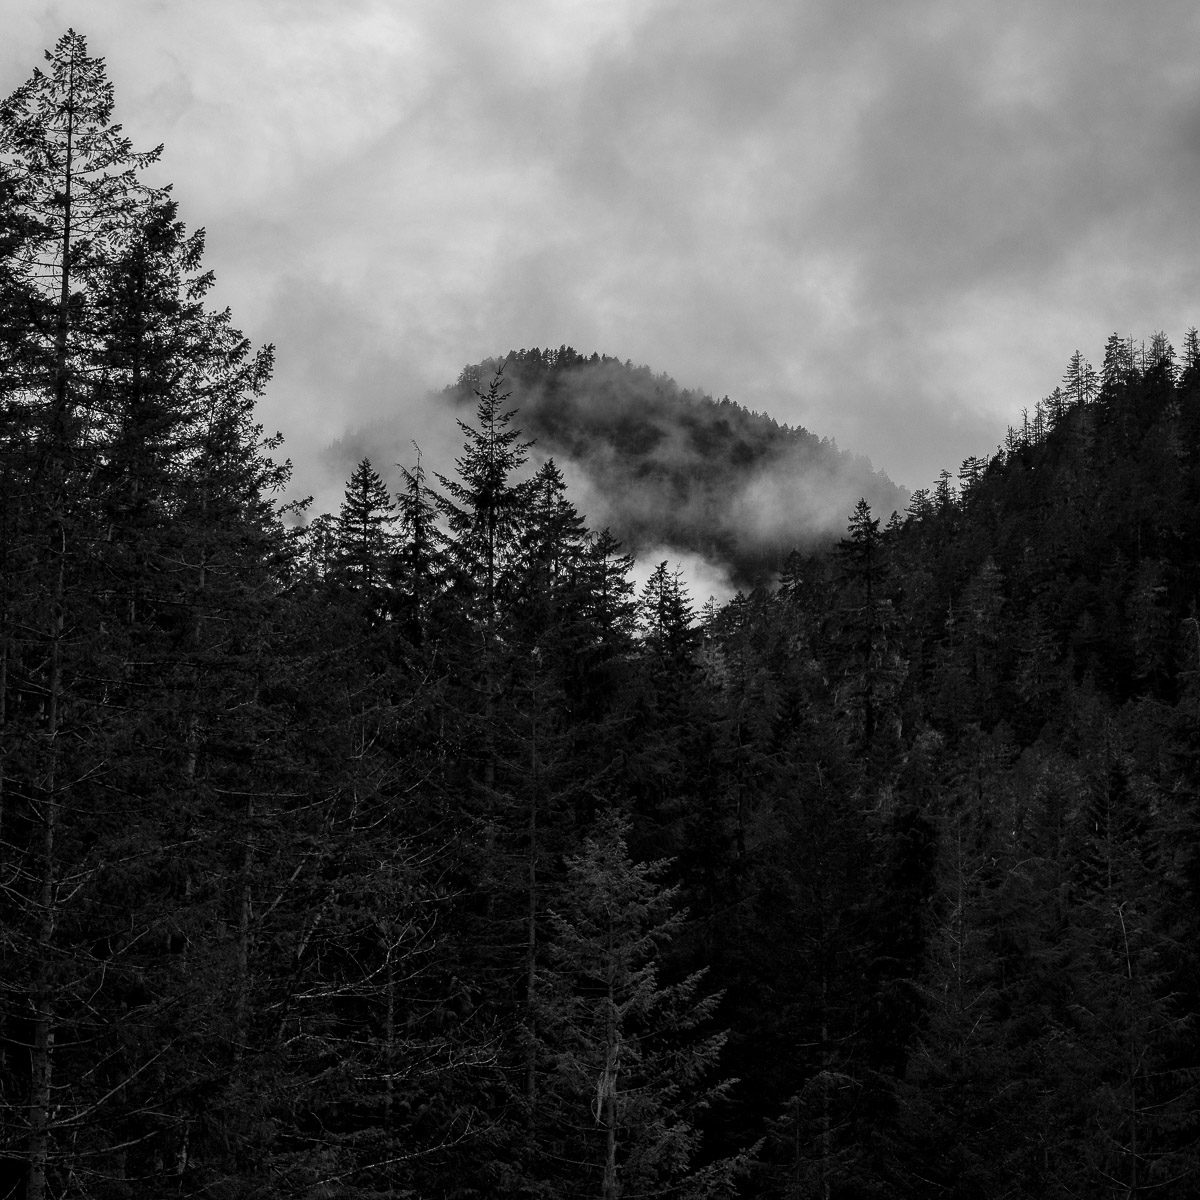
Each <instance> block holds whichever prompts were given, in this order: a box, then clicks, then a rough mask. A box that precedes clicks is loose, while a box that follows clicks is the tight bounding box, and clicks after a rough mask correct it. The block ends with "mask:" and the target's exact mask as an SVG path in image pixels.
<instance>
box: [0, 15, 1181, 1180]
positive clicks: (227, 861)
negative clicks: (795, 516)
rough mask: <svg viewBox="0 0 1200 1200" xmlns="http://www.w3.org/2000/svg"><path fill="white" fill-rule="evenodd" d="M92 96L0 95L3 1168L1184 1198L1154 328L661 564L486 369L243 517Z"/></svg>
mask: <svg viewBox="0 0 1200 1200" xmlns="http://www.w3.org/2000/svg"><path fill="white" fill-rule="evenodd" d="M112 113H113V97H112V93H111V88H110V87H109V86H108V84H107V81H106V79H105V75H104V68H103V63H102V61H101V60H98V59H95V58H92V57H89V55H88V52H87V46H86V43H85V42H84V39H83V38H81V37H80V36H78V35H77V34H74V33H68V34H67V35H65V36H64V38H63V39H62V40H61V41H60V42H59V43H58V45H57V46H56V47H55V49H54V50H53V51H52V52H51V53H50V54H49V55H48V65H47V67H46V69H45V71H44V72H38V73H36V74H35V75H34V76H33V77H32V78H31V79H30V81H29V82H28V83H27V84H25V85H24V86H23V87H21V88H19V89H18V90H17V91H16V92H15V93H13V95H12V96H10V98H9V99H8V100H7V101H6V102H5V103H4V104H3V106H0V393H2V394H0V1196H4V1197H10V1196H11V1197H14V1198H20V1200H48V1198H51V1197H80V1198H82V1197H104V1198H107V1197H112V1198H116V1197H141V1196H145V1197H162V1196H181V1197H184V1196H186V1197H196V1198H199V1197H213V1198H216V1197H230V1198H232V1197H247V1198H249V1197H255V1198H259V1197H263V1198H265V1197H276V1196H278V1197H285V1196H286V1197H304V1198H306V1200H307V1198H312V1200H316V1198H317V1197H363V1198H365V1197H391V1198H394V1197H430V1198H442V1200H449V1198H451V1197H454V1198H457V1200H467V1198H470V1197H492V1196H497V1197H498V1196H505V1197H508V1196H515V1197H568V1196H594V1197H598V1198H600V1200H613V1198H616V1197H626V1198H632V1197H647V1196H670V1197H705V1196H712V1197H720V1196H744V1197H767V1198H780V1200H782V1198H785V1197H786V1198H789V1200H792V1198H799V1197H820V1198H822V1200H825V1198H830V1200H832V1198H834V1197H838V1198H849V1197H855V1198H857V1197H880V1198H884V1197H886V1198H889V1200H890V1198H899V1197H953V1198H955V1200H960V1198H961V1200H965V1198H967V1197H987V1198H992V1197H1026V1196H1029V1197H1054V1198H1063V1200H1065V1198H1067V1197H1114V1198H1115V1197H1133V1196H1138V1197H1164V1198H1176V1197H1178V1198H1180V1200H1183V1198H1186V1197H1191V1196H1193V1195H1195V1194H1196V1190H1197V1186H1198V1177H1200V1172H1198V1170H1197V1158H1198V1156H1200V1146H1198V1144H1197V1135H1198V1117H1200V1094H1198V1092H1197V1070H1198V1067H1200V1063H1198V1061H1197V1057H1198V1056H1197V1038H1196V1027H1195V1014H1196V1012H1197V1008H1198V1005H1200V854H1198V840H1197V839H1198V834H1200V828H1198V826H1200V737H1198V729H1197V722H1198V720H1200V615H1198V613H1197V595H1198V593H1200V470H1198V469H1197V461H1198V452H1200V339H1198V336H1197V334H1196V331H1195V330H1194V329H1193V330H1189V331H1188V332H1187V334H1186V336H1185V338H1184V340H1183V342H1182V351H1181V352H1180V353H1179V354H1176V352H1175V351H1174V350H1173V349H1172V348H1171V346H1170V345H1169V343H1168V342H1167V339H1166V338H1165V337H1164V336H1162V335H1161V334H1160V335H1155V336H1154V337H1153V338H1151V339H1150V341H1149V342H1148V343H1146V344H1142V343H1140V342H1138V343H1135V342H1133V341H1131V340H1129V339H1128V338H1125V337H1121V336H1118V335H1113V336H1112V337H1111V338H1110V339H1109V340H1108V343H1107V345H1106V346H1105V347H1104V348H1103V358H1102V363H1101V366H1100V367H1099V368H1098V369H1095V368H1093V367H1092V366H1090V365H1089V364H1088V362H1087V361H1086V360H1085V358H1084V356H1083V355H1082V354H1079V353H1076V354H1075V355H1074V356H1073V357H1071V358H1070V360H1069V364H1068V366H1067V368H1066V374H1065V376H1064V378H1063V380H1062V381H1061V384H1060V385H1059V386H1057V387H1056V388H1055V389H1054V390H1053V391H1052V392H1051V394H1050V395H1049V396H1048V397H1046V398H1045V399H1044V400H1042V401H1040V402H1038V403H1036V404H1035V405H1034V406H1033V410H1032V413H1029V412H1026V413H1024V414H1023V415H1022V417H1021V419H1020V420H1019V422H1017V423H1016V424H1015V425H1014V427H1013V428H1012V429H1010V430H1009V431H1008V435H1007V437H1006V438H1005V439H1004V445H1003V447H1002V448H1001V449H1000V450H998V451H997V452H996V453H995V454H994V455H992V456H990V457H988V458H972V459H968V460H967V461H966V462H965V463H963V464H962V466H961V468H960V470H959V472H958V473H957V475H952V474H951V473H950V472H949V471H947V472H944V473H943V475H942V476H941V478H940V479H939V480H938V481H937V482H936V483H935V484H933V485H932V486H931V487H930V488H929V489H922V490H920V491H918V492H917V493H915V494H914V496H913V497H912V500H911V503H910V504H909V505H908V508H907V511H906V512H904V513H897V514H892V515H890V519H889V517H888V515H887V514H884V513H879V514H876V513H875V512H873V511H872V508H871V506H870V504H869V503H867V501H866V500H863V501H862V502H860V503H859V504H858V506H857V507H855V508H854V509H853V511H852V512H850V513H848V514H847V518H846V527H845V531H844V534H843V536H842V537H841V538H840V539H839V540H838V542H837V544H836V545H835V546H833V547H832V548H829V549H811V550H797V551H795V552H793V553H792V554H790V555H789V556H788V557H787V558H786V561H785V562H784V564H783V566H782V569H781V570H780V572H779V574H778V577H777V578H776V579H774V580H772V581H771V582H770V584H769V585H767V586H763V587H760V588H756V589H754V590H751V591H749V592H747V593H743V594H739V595H738V596H736V597H735V599H734V600H733V601H731V602H730V603H728V604H726V605H723V606H717V605H716V604H708V605H706V606H703V607H699V608H698V603H697V601H698V600H699V599H701V598H696V600H694V599H693V598H692V597H690V596H689V595H688V593H687V588H686V587H685V585H684V583H683V581H682V578H681V576H680V574H679V573H678V572H677V571H675V570H674V569H673V568H672V567H671V565H670V563H669V562H668V563H663V564H662V565H661V566H659V567H658V569H657V570H655V571H654V573H653V575H652V577H651V578H650V580H649V582H648V583H647V584H646V585H645V587H644V588H642V589H641V590H640V591H637V592H635V589H634V587H633V585H632V584H631V582H630V567H631V560H630V556H629V555H628V554H627V553H626V551H625V550H624V549H623V548H622V546H621V545H620V544H618V543H617V541H616V540H615V538H614V537H613V536H612V535H611V534H610V533H608V532H607V531H605V530H593V529H589V528H587V527H586V525H585V523H584V521H583V520H582V519H581V517H580V516H579V513H578V512H577V510H576V508H575V507H574V505H573V503H572V501H571V497H570V494H569V491H568V489H567V487H566V486H565V485H564V483H563V479H562V476H561V474H560V473H559V471H558V469H557V467H556V466H555V465H554V462H553V461H552V460H547V461H543V462H541V463H540V465H535V464H534V463H533V462H532V460H531V458H530V453H531V448H530V446H529V444H528V442H529V438H528V437H527V436H526V434H524V433H523V432H522V422H521V414H520V412H519V411H514V410H513V407H512V405H511V402H510V400H511V397H510V396H509V394H508V388H509V383H508V378H507V376H506V374H505V373H504V372H492V373H491V374H490V375H488V374H481V375H479V376H478V377H477V378H474V379H471V380H469V381H467V382H469V384H470V387H471V391H472V408H471V409H470V410H468V411H466V412H465V413H464V414H463V420H462V421H461V432H462V439H463V441H462V451H461V454H460V456H459V457H458V459H457V460H456V462H454V463H446V464H441V463H438V464H425V463H424V462H423V461H422V460H421V459H417V460H415V461H413V462H410V463H409V464H407V465H405V466H402V467H401V468H400V470H401V486H400V489H399V491H398V492H392V491H390V490H389V489H388V487H387V486H386V485H385V484H384V482H383V479H382V477H381V476H380V474H379V472H378V471H377V469H376V466H375V465H374V464H372V463H371V462H370V461H367V460H364V461H363V462H361V463H360V464H359V465H358V467H357V468H356V469H355V471H354V473H353V475H352V476H351V478H350V479H349V480H348V482H347V486H346V491H345V496H344V499H343V502H342V503H341V505H340V508H339V510H338V512H337V513H332V514H327V515H321V516H310V515H309V514H307V513H305V512H304V511H303V506H299V507H298V508H293V509H291V510H289V509H288V508H287V506H286V505H284V504H282V503H281V501H280V499H279V497H280V496H281V495H282V494H283V489H284V487H285V485H286V483H287V481H288V477H289V467H288V465H287V464H286V463H285V462H282V461H280V460H279V459H278V458H277V457H274V456H277V455H278V452H279V442H278V440H277V439H276V438H272V437H268V436H266V435H265V434H264V431H263V430H262V428H261V427H260V426H259V425H258V424H256V421H255V416H254V406H255V400H256V398H257V397H258V396H259V395H260V394H261V392H262V390H263V388H264V387H265V386H266V385H267V383H268V379H269V375H270V368H271V353H270V350H269V348H268V349H264V350H256V349H255V348H254V347H253V346H252V345H250V343H249V342H248V341H247V340H246V339H245V338H244V337H243V336H242V334H241V333H239V332H238V331H237V330H236V328H235V327H234V325H233V323H232V317H231V315H230V314H229V313H228V312H221V311H213V310H212V309H210V308H209V307H207V305H206V295H207V293H208V291H209V289H210V287H211V283H212V280H211V277H210V276H209V275H208V274H207V273H206V272H205V269H204V266H203V261H202V260H203V235H202V233H189V232H188V231H187V230H186V229H185V228H184V227H183V225H182V224H181V222H180V221H179V218H178V212H177V209H176V206H175V203H174V201H173V199H172V197H171V195H170V193H169V192H167V191H163V190H161V189H156V188H151V187H149V186H147V185H146V184H145V183H144V182H143V172H144V171H145V168H146V167H148V166H149V165H150V163H151V162H152V161H153V160H154V157H155V152H150V153H141V152H139V151H136V150H135V149H134V148H133V147H132V146H131V145H130V144H129V142H128V141H126V140H125V138H124V137H123V135H122V134H121V132H120V129H119V127H118V126H114V125H113V123H112V120H113V117H112ZM462 382H463V381H460V384H461V383H462ZM448 419H449V414H448ZM797 541H798V542H800V541H801V539H797Z"/></svg>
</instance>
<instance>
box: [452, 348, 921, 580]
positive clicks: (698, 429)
mask: <svg viewBox="0 0 1200 1200" xmlns="http://www.w3.org/2000/svg"><path fill="white" fill-rule="evenodd" d="M497 371H502V372H503V375H504V379H505V390H506V391H507V392H508V393H509V398H510V403H511V406H512V407H513V408H516V409H517V410H518V412H519V418H518V420H519V423H520V425H521V428H522V430H523V431H524V433H525V435H526V436H527V437H528V438H529V439H530V440H531V441H532V442H533V444H534V454H535V456H537V457H538V458H539V459H545V458H553V459H555V461H556V462H557V463H558V465H559V466H560V467H561V468H562V469H563V471H564V472H565V473H566V475H567V478H568V481H569V482H570V483H571V484H572V485H573V487H574V488H575V489H576V490H577V491H582V492H583V493H585V494H586V496H587V504H588V511H587V512H586V513H585V516H586V517H587V518H588V520H589V522H590V523H591V524H593V525H594V526H596V527H607V528H609V529H611V530H612V532H613V534H614V535H615V536H616V537H618V538H619V539H620V540H621V542H622V544H623V545H625V546H626V547H627V548H628V549H629V550H631V551H632V552H634V553H638V552H640V551H643V550H646V551H652V550H654V549H655V548H658V547H667V548H673V549H675V550H676V551H679V552H685V551H690V552H692V553H696V554H700V555H703V556H704V557H705V558H707V559H709V560H711V561H713V562H714V563H717V564H720V565H721V566H722V567H723V568H725V569H727V570H728V572H729V574H730V575H731V576H732V578H733V579H734V581H735V582H736V583H738V584H740V585H742V586H745V587H752V586H754V585H756V584H762V583H768V582H770V581H771V580H772V579H773V578H774V577H775V575H776V574H777V573H778V571H779V568H780V567H781V566H782V564H783V560H784V559H785V558H786V557H787V555H788V553H789V552H790V551H791V550H793V549H795V548H796V547H797V546H804V547H805V548H812V547H816V546H825V547H828V546H831V545H832V544H833V542H834V541H836V539H837V538H838V537H839V536H840V534H841V532H842V528H843V526H844V524H845V515H846V513H848V512H849V511H850V510H851V509H852V508H853V507H854V504H855V502H856V501H857V500H858V499H859V498H860V497H865V498H866V499H867V500H868V501H869V502H870V504H871V505H872V507H873V508H875V509H876V510H878V511H880V512H883V513H884V514H890V513H892V512H893V511H896V510H900V511H903V509H904V507H905V505H906V504H907V503H908V494H907V492H905V491H904V490H903V489H901V488H898V487H896V485H895V484H893V483H892V482H891V480H890V479H888V478H887V477H886V476H885V475H883V474H880V473H877V472H876V471H874V470H873V469H872V468H871V464H870V463H869V462H867V460H866V459H864V458H860V457H856V456H854V455H852V454H849V453H848V452H846V451H841V450H839V449H838V448H837V447H836V446H835V445H834V444H833V443H832V442H830V441H829V440H828V439H826V438H820V437H817V436H816V434H813V433H809V432H808V430H806V429H801V428H793V427H789V426H787V425H780V424H779V423H778V422H776V421H775V420H773V419H772V418H771V417H770V416H767V415H766V414H764V413H755V412H750V411H749V410H748V409H745V408H743V407H742V406H741V405H738V404H735V403H734V402H733V401H731V400H730V399H729V398H728V397H725V398H724V399H722V400H714V399H713V398H712V397H711V396H707V395H704V394H702V393H697V392H691V391H687V390H686V389H683V388H681V387H679V385H678V384H677V383H676V382H675V381H674V380H673V379H671V378H669V377H668V376H666V375H655V374H654V373H653V372H652V371H651V370H650V369H649V368H648V367H635V366H633V364H631V363H629V362H622V361H621V360H619V359H616V358H610V357H609V356H607V355H599V354H595V353H593V354H591V355H590V356H585V355H582V354H579V353H578V352H576V351H575V350H573V349H572V348H571V347H570V346H560V347H559V348H558V349H557V350H538V349H534V350H514V351H510V352H509V353H508V355H506V356H505V358H504V359H485V360H484V361H483V362H481V363H479V364H477V365H474V366H470V367H467V368H465V369H464V370H463V372H462V374H461V375H460V376H459V379H458V381H457V383H456V384H455V386H454V387H452V388H449V389H447V398H448V399H449V400H450V401H451V403H452V404H454V405H455V407H456V408H457V409H461V408H462V407H463V406H464V405H465V406H470V405H472V404H473V403H474V394H475V391H476V390H477V389H478V388H480V387H481V386H486V384H487V382H488V380H490V379H491V377H492V375H493V374H494V373H495V372H497Z"/></svg>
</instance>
